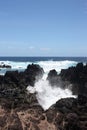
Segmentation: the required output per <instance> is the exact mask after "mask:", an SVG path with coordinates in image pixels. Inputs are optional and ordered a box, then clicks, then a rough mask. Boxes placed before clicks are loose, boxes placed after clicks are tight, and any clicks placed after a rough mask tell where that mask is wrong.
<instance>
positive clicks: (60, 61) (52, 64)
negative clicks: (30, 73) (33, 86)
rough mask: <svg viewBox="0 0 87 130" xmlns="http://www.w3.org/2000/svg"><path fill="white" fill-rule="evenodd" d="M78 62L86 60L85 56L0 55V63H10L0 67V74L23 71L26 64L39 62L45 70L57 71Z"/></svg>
mask: <svg viewBox="0 0 87 130" xmlns="http://www.w3.org/2000/svg"><path fill="white" fill-rule="evenodd" d="M78 62H83V63H86V62H87V57H0V65H1V64H5V65H10V66H11V68H0V75H4V74H5V73H6V71H7V70H19V71H24V70H25V69H26V68H27V65H28V64H32V63H35V64H39V65H40V66H41V67H43V69H44V71H45V72H48V71H49V70H51V69H56V70H57V71H58V72H60V70H61V69H62V68H68V67H70V66H72V65H76V64H77V63H78Z"/></svg>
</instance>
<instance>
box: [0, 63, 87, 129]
mask: <svg viewBox="0 0 87 130" xmlns="http://www.w3.org/2000/svg"><path fill="white" fill-rule="evenodd" d="M42 75H43V69H42V68H41V67H40V66H38V65H34V64H32V65H29V66H28V67H27V69H26V70H25V71H24V72H18V71H8V72H6V74H5V76H0V130H7V129H9V130H49V129H50V130H87V65H83V64H82V63H79V64H77V66H76V67H70V68H68V69H66V70H62V71H61V73H60V74H59V75H58V74H57V72H56V71H55V70H51V71H50V72H49V74H48V78H47V80H49V83H50V84H51V85H52V86H55V85H56V86H59V87H62V88H66V87H67V86H68V87H69V84H72V86H70V87H72V91H73V93H74V94H75V93H76V94H77V95H78V96H77V98H76V99H75V98H66V99H60V100H59V101H57V102H56V104H54V105H53V106H52V107H51V108H49V109H48V110H47V111H43V109H42V108H41V107H40V106H39V104H38V102H37V99H36V96H35V94H27V91H26V87H27V86H28V85H32V86H34V83H35V82H36V81H37V80H39V79H40V78H41V77H42ZM70 89H71V88H70Z"/></svg>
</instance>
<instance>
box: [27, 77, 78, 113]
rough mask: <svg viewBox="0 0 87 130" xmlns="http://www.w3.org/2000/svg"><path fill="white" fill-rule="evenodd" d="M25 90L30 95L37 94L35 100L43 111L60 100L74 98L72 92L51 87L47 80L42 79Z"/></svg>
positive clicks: (58, 87) (59, 87)
mask: <svg viewBox="0 0 87 130" xmlns="http://www.w3.org/2000/svg"><path fill="white" fill-rule="evenodd" d="M67 88H68V87H67ZM27 90H28V91H29V92H30V93H34V92H36V93H37V94H36V97H37V100H38V102H39V104H40V105H41V106H42V108H43V109H44V110H47V109H48V108H49V107H50V106H52V105H53V104H55V103H56V102H57V101H58V100H60V99H61V98H67V97H76V96H75V95H72V92H71V90H69V89H62V88H61V86H53V87H52V86H51V85H50V84H49V82H48V80H46V79H44V78H42V79H41V80H39V81H38V82H36V83H35V86H34V87H32V86H28V87H27Z"/></svg>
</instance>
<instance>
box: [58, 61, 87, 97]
mask: <svg viewBox="0 0 87 130" xmlns="http://www.w3.org/2000/svg"><path fill="white" fill-rule="evenodd" d="M60 76H61V78H62V80H63V81H69V82H71V83H72V84H74V85H73V90H74V91H77V92H78V93H79V94H84V95H86V96H87V65H84V66H83V63H78V64H77V66H76V67H70V68H68V69H65V70H64V69H63V70H61V73H60ZM76 86H77V87H76Z"/></svg>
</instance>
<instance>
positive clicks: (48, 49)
mask: <svg viewBox="0 0 87 130" xmlns="http://www.w3.org/2000/svg"><path fill="white" fill-rule="evenodd" d="M40 50H41V51H50V50H51V49H50V48H48V47H43V48H40Z"/></svg>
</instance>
